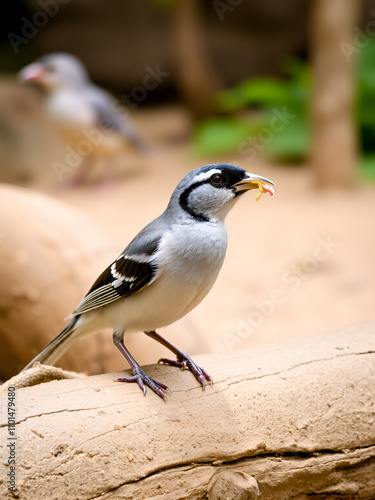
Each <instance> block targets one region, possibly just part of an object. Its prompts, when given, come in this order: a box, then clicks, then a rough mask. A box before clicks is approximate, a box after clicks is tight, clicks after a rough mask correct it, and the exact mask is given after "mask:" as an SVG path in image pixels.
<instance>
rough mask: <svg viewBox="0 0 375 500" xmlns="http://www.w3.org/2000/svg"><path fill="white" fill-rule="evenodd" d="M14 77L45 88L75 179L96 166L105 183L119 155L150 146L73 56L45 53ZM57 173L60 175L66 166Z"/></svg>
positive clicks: (80, 181) (84, 177)
mask: <svg viewBox="0 0 375 500" xmlns="http://www.w3.org/2000/svg"><path fill="white" fill-rule="evenodd" d="M18 77H19V80H20V81H21V82H24V83H33V84H36V85H38V86H40V87H41V88H42V90H43V91H44V93H45V110H46V113H47V116H48V117H49V118H50V120H51V122H52V123H53V125H54V127H55V129H56V132H57V134H58V136H59V138H60V140H61V142H62V143H63V145H64V146H65V149H66V152H67V155H66V162H67V166H66V167H67V168H70V167H72V168H73V167H74V168H77V167H79V169H78V170H77V175H76V176H75V178H74V180H73V182H72V183H73V184H84V183H86V182H87V181H88V179H89V178H90V176H91V172H92V170H93V168H94V167H97V166H100V167H101V171H102V174H101V177H102V180H104V181H107V182H108V181H109V180H110V179H112V177H113V175H114V167H115V164H116V159H117V158H119V157H120V155H121V154H123V153H124V152H126V151H129V150H131V149H133V150H137V151H142V152H145V151H147V150H148V149H149V148H148V146H147V145H146V144H145V143H144V142H143V141H142V140H141V138H140V137H139V135H138V133H137V132H136V130H135V128H134V126H133V123H132V122H131V120H130V118H129V117H128V113H127V110H126V109H125V108H124V107H122V106H121V104H120V102H119V101H118V100H117V99H115V98H114V97H113V96H112V95H111V94H110V93H109V92H107V91H106V90H104V89H103V88H101V87H99V86H97V85H95V84H94V83H93V82H92V81H91V80H90V77H89V74H88V72H87V70H86V68H85V66H84V65H83V63H82V62H81V61H80V60H79V59H78V58H77V57H75V56H73V55H71V54H67V53H64V52H59V53H52V54H48V55H45V56H43V57H41V58H40V59H38V60H37V61H35V62H34V63H32V64H29V65H28V66H26V67H24V68H23V69H22V70H21V71H20V72H19V74H18ZM56 173H57V174H58V177H59V173H60V176H61V177H62V175H63V173H64V171H63V170H60V172H58V171H57V172H56Z"/></svg>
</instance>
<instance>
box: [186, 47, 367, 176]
mask: <svg viewBox="0 0 375 500" xmlns="http://www.w3.org/2000/svg"><path fill="white" fill-rule="evenodd" d="M284 72H285V77H283V78H282V77H272V76H262V77H256V78H249V79H245V80H243V81H242V82H240V83H239V84H238V85H236V86H234V87H233V88H230V89H228V90H225V91H223V92H221V93H219V94H218V95H217V96H216V105H217V109H218V111H221V112H224V113H227V114H228V116H227V117H226V118H220V119H214V118H211V119H210V120H207V121H206V122H204V123H202V124H200V125H199V126H198V127H197V129H196V131H195V135H194V149H195V151H196V152H197V153H201V154H207V153H208V154H209V153H233V152H234V151H239V145H240V144H241V143H243V141H247V143H250V142H251V140H253V143H254V145H255V147H256V145H257V144H259V140H260V139H259V137H260V136H261V135H262V130H263V129H265V128H266V129H267V128H271V129H272V126H271V123H272V116H273V114H274V112H275V110H282V109H285V108H286V109H287V110H288V112H289V113H291V114H293V115H295V118H294V119H293V120H290V122H289V123H288V124H287V125H286V126H285V127H284V128H283V129H282V130H279V131H275V132H274V135H273V137H272V140H270V141H268V142H267V144H265V145H264V146H265V147H264V148H262V151H263V149H264V151H265V152H266V153H267V154H268V155H269V156H270V157H272V158H274V159H276V160H281V161H283V160H288V161H301V160H304V159H305V158H306V156H307V154H308V151H309V137H310V133H309V116H308V106H309V101H310V95H311V83H312V82H311V74H310V70H309V67H308V65H307V64H306V63H305V62H302V61H299V60H297V59H289V60H288V61H287V64H286V66H285V71H284ZM243 110H247V112H248V113H249V110H253V111H254V110H256V113H255V115H254V116H255V117H252V115H251V113H250V115H249V114H248V116H244V115H243ZM355 120H356V123H357V127H358V131H359V137H360V142H361V148H362V153H363V155H364V156H363V158H362V160H361V162H360V166H361V170H362V174H363V176H364V177H366V178H367V179H370V178H371V179H375V39H372V38H369V39H368V43H367V45H366V46H364V47H363V48H362V49H361V51H360V53H359V54H358V61H357V73H356V109H355ZM226 135H228V136H227V137H226Z"/></svg>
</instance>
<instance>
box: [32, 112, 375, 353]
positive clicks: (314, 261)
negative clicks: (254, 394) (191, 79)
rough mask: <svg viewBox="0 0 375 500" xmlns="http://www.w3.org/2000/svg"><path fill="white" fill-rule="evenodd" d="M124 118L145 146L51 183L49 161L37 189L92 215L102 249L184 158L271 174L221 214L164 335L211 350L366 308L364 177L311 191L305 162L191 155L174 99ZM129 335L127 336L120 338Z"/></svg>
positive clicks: (161, 192) (150, 204)
mask: <svg viewBox="0 0 375 500" xmlns="http://www.w3.org/2000/svg"><path fill="white" fill-rule="evenodd" d="M132 117H133V118H134V120H135V122H136V124H137V126H138V128H139V130H141V131H142V135H143V136H144V137H145V138H147V139H148V140H149V141H150V142H151V143H152V144H154V145H155V149H154V151H153V152H151V153H149V154H147V155H144V156H140V155H136V156H134V155H130V156H127V157H125V156H124V158H123V159H121V161H120V162H119V171H120V175H121V178H120V179H119V180H118V181H116V182H115V183H114V184H112V185H110V186H87V187H74V188H69V189H67V188H64V189H61V186H59V184H58V182H57V181H56V178H55V174H54V172H53V171H52V170H49V171H48V172H47V178H48V182H47V184H48V187H46V185H45V183H44V185H43V186H42V187H40V189H41V190H43V191H48V192H49V193H50V194H52V195H53V196H55V197H56V198H58V199H60V200H63V201H64V202H66V203H68V204H70V205H72V206H74V207H77V208H78V209H80V210H81V211H83V212H85V213H86V214H88V215H89V216H90V217H91V218H92V219H94V220H95V221H96V223H97V225H98V226H100V227H101V228H102V229H103V231H105V233H106V234H107V235H108V237H109V238H110V239H111V240H112V241H113V249H114V250H113V257H116V256H117V255H118V254H119V253H120V252H121V251H122V249H123V248H124V247H125V245H126V244H127V243H128V242H129V241H130V240H131V239H132V238H133V236H135V234H136V233H137V232H138V231H139V230H140V229H142V227H143V226H144V225H145V224H146V223H148V222H149V221H151V220H152V219H153V218H155V217H156V216H157V215H159V214H160V213H161V212H162V211H163V210H164V208H165V206H166V204H167V202H168V200H169V197H170V195H171V193H172V191H173V189H174V187H175V186H176V184H177V183H178V182H179V180H180V179H181V178H182V177H183V176H184V175H185V174H186V173H187V172H188V171H190V170H192V169H194V168H196V167H199V166H201V165H204V164H208V163H216V162H229V163H234V164H237V165H239V166H241V167H243V168H245V169H246V170H248V171H250V172H253V173H257V174H260V175H263V176H266V177H268V178H270V179H272V180H273V181H274V182H275V183H276V196H274V197H273V198H271V197H269V196H268V195H264V196H263V197H262V199H261V200H260V201H259V202H258V203H256V202H255V192H254V191H253V192H250V193H248V194H247V195H246V196H244V197H243V198H242V199H241V200H240V201H239V203H238V204H237V206H236V207H235V209H234V210H233V211H232V212H231V213H230V214H229V216H228V218H227V229H228V234H229V247H228V251H227V257H226V261H225V263H224V266H223V268H222V271H221V273H220V275H219V278H218V280H217V282H216V284H215V286H214V288H213V290H212V291H211V293H210V294H209V295H208V297H207V298H206V299H205V300H204V301H203V302H202V304H201V305H199V307H197V308H196V309H195V310H194V311H193V312H191V313H190V314H189V315H188V316H187V317H185V318H183V319H182V320H180V321H179V322H178V323H176V324H174V325H171V326H169V327H168V328H167V329H166V331H165V332H164V334H165V335H166V336H167V337H168V338H169V339H170V340H172V341H174V342H176V343H178V345H179V346H180V347H181V348H185V349H187V350H189V352H190V353H191V354H196V353H208V352H223V351H228V350H234V349H242V348H245V347H248V346H249V345H253V344H265V343H269V342H272V341H275V340H280V339H284V338H291V337H297V336H302V335H307V334H310V333H314V332H324V331H329V330H332V329H336V328H340V327H342V326H344V325H348V324H351V323H355V322H360V321H364V320H368V319H371V318H374V315H375V306H374V299H375V259H374V255H375V227H374V222H373V220H372V215H371V214H374V213H375V196H374V195H375V186H370V185H363V184H360V183H358V186H357V187H356V188H355V189H353V190H352V191H350V192H340V191H337V192H334V191H329V192H318V191H316V190H315V189H314V187H313V178H312V174H311V171H310V170H309V169H308V167H305V166H285V165H284V166H281V165H273V164H270V163H269V162H267V161H265V160H264V159H262V158H256V159H255V160H254V161H251V162H250V161H248V159H247V158H246V157H245V156H241V155H235V156H231V157H220V158H219V157H212V158H198V157H194V156H192V154H191V152H190V148H189V143H188V139H187V138H188V137H189V132H190V123H189V119H188V117H187V115H186V114H185V112H184V111H183V110H181V109H180V108H175V107H170V108H163V109H152V110H147V111H138V112H135V113H133V114H132ZM139 338H140V337H138V336H137V338H135V337H133V338H131V339H129V342H128V345H129V346H130V348H131V346H132V344H138V343H139ZM142 342H145V344H144V345H145V351H143V359H142V362H143V363H148V362H155V350H154V349H153V345H154V344H153V343H152V344H150V340H149V339H146V340H145V341H144V340H142ZM146 345H147V347H146ZM150 346H152V347H150ZM343 347H344V346H343Z"/></svg>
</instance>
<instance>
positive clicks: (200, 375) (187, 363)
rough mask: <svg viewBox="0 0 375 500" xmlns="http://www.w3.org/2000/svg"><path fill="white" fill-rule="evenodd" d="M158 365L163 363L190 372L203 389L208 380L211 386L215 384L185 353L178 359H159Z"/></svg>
mask: <svg viewBox="0 0 375 500" xmlns="http://www.w3.org/2000/svg"><path fill="white" fill-rule="evenodd" d="M158 363H163V364H165V365H170V366H177V367H178V368H181V369H182V370H190V371H191V372H192V373H193V375H194V377H195V378H196V379H197V380H198V382H200V384H202V387H203V389H205V388H206V380H207V382H209V383H210V384H211V385H212V384H213V380H212V377H211V376H210V375H209V374H208V373H207V372H206V370H204V369H203V368H201V367H200V366H198V365H197V364H196V363H195V362H194V361H193V360H192V359H191V358H190V357H189V356H188V355H187V354H185V353H183V354H181V355H179V356H177V359H166V358H161V359H159V361H158Z"/></svg>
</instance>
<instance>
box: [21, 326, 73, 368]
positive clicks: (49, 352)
mask: <svg viewBox="0 0 375 500" xmlns="http://www.w3.org/2000/svg"><path fill="white" fill-rule="evenodd" d="M78 319H79V316H75V317H74V318H73V319H72V321H71V322H70V323H69V325H68V326H67V327H66V328H64V330H63V331H62V332H61V333H59V335H58V336H57V337H55V338H54V339H53V340H52V342H50V343H49V344H48V345H47V347H45V348H44V349H43V351H42V352H40V353H39V354H38V355H37V356H36V357H35V358H34V359H33V360H32V361H30V363H29V364H28V365H27V366H25V368H24V369H23V370H22V371H25V370H28V369H29V368H32V366H33V365H34V363H35V362H36V361H39V363H42V364H43V365H54V364H55V363H56V361H57V360H58V359H59V358H60V357H61V356H62V355H63V354H64V352H65V351H66V350H67V349H68V347H69V346H70V344H72V343H73V342H75V341H76V336H75V335H73V333H74V332H75V330H76V326H77V321H78Z"/></svg>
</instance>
